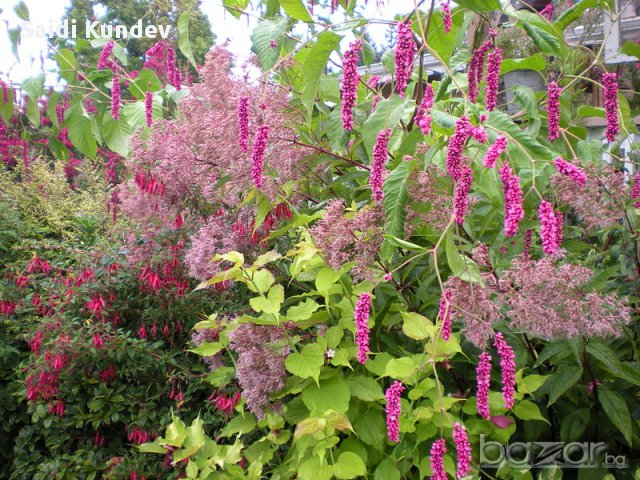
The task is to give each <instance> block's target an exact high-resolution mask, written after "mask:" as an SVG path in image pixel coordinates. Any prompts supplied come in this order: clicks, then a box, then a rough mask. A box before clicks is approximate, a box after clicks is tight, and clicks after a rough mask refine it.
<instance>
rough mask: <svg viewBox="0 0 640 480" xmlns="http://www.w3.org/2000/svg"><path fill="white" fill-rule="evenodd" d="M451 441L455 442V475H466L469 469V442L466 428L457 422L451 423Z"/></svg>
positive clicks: (460, 476)
mask: <svg viewBox="0 0 640 480" xmlns="http://www.w3.org/2000/svg"><path fill="white" fill-rule="evenodd" d="M453 441H454V443H455V444H456V458H457V459H458V462H457V466H456V477H457V478H462V477H466V476H467V474H468V473H469V470H471V443H470V442H469V438H468V437H467V430H466V429H465V428H464V426H463V425H460V423H459V422H456V423H455V424H454V425H453Z"/></svg>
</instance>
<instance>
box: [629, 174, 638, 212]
mask: <svg viewBox="0 0 640 480" xmlns="http://www.w3.org/2000/svg"><path fill="white" fill-rule="evenodd" d="M631 198H633V199H636V198H640V173H636V175H635V177H634V178H633V187H631ZM633 206H634V207H635V208H640V201H636V202H634V203H633Z"/></svg>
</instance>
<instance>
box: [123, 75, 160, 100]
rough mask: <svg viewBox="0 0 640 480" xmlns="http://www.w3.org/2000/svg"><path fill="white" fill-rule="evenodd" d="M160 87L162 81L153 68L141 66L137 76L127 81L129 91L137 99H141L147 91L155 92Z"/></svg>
mask: <svg viewBox="0 0 640 480" xmlns="http://www.w3.org/2000/svg"><path fill="white" fill-rule="evenodd" d="M161 89H162V83H161V82H160V79H159V78H158V76H157V75H156V73H155V72H154V71H153V70H149V69H148V68H143V69H142V70H140V72H138V76H137V77H136V78H135V79H134V80H133V81H131V82H129V91H130V92H131V94H132V95H133V96H134V97H136V98H137V99H138V100H143V99H144V98H145V94H146V93H147V92H157V91H158V90H161Z"/></svg>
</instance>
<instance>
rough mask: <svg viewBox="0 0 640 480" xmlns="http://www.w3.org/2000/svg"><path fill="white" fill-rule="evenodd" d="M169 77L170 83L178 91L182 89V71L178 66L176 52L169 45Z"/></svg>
mask: <svg viewBox="0 0 640 480" xmlns="http://www.w3.org/2000/svg"><path fill="white" fill-rule="evenodd" d="M167 77H168V78H169V83H170V84H171V85H173V86H174V87H175V88H176V90H180V89H181V86H180V83H181V82H182V75H180V70H178V67H177V66H176V51H175V50H174V49H173V47H172V46H171V45H167Z"/></svg>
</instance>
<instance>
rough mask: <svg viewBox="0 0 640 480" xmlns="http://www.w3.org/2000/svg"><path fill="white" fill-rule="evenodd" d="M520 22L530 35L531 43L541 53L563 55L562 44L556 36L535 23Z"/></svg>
mask: <svg viewBox="0 0 640 480" xmlns="http://www.w3.org/2000/svg"><path fill="white" fill-rule="evenodd" d="M521 23H522V27H523V28H524V29H525V31H526V32H527V34H528V35H529V37H531V40H533V43H535V44H536V47H538V48H539V49H540V51H541V52H542V53H546V54H547V55H555V56H557V57H562V56H563V53H564V49H563V45H562V43H560V40H558V38H557V37H555V36H554V35H553V34H551V33H549V32H547V31H546V30H543V29H542V28H540V27H538V26H537V25H533V24H531V23H529V22H524V21H523V22H521Z"/></svg>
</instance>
